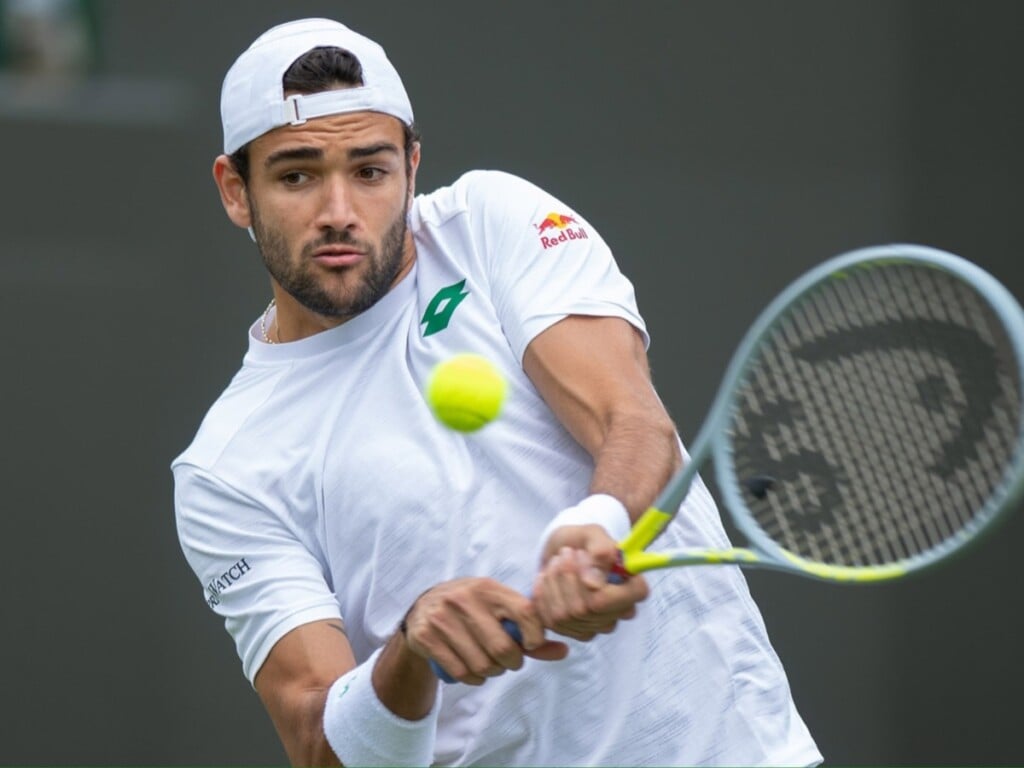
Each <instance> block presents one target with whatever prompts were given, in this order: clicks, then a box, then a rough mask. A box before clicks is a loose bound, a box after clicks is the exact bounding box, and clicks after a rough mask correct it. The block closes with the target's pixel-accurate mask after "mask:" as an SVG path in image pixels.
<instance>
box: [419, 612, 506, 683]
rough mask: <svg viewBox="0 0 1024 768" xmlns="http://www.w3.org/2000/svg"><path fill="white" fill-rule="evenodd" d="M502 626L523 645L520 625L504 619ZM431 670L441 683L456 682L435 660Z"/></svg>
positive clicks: (431, 663)
mask: <svg viewBox="0 0 1024 768" xmlns="http://www.w3.org/2000/svg"><path fill="white" fill-rule="evenodd" d="M501 626H502V627H504V629H505V631H506V632H508V635H509V637H511V638H512V639H513V640H515V641H516V642H517V643H518V644H519V645H522V644H523V633H522V632H520V631H519V625H518V624H516V623H515V622H514V621H512V619H502V620H501ZM430 668H431V669H432V670H434V674H435V675H437V677H438V678H439V679H440V680H441V682H444V683H454V682H455V678H454V677H452V676H451V675H449V674H448V673H447V672H445V671H444V668H443V667H442V666H441V665H440V664H438V663H437V662H436V661H434V660H433V659H431V660H430Z"/></svg>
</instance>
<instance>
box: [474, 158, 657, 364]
mask: <svg viewBox="0 0 1024 768" xmlns="http://www.w3.org/2000/svg"><path fill="white" fill-rule="evenodd" d="M468 177H469V178H468V179H467V181H468V188H467V193H466V194H467V204H468V207H469V210H470V212H471V216H472V219H473V225H472V226H473V228H474V231H475V234H476V236H477V238H479V240H478V242H481V243H482V255H483V260H484V263H485V268H486V269H487V272H488V274H489V279H490V285H491V295H492V300H493V302H494V306H495V309H496V310H497V313H498V316H499V318H500V320H501V323H502V327H503V329H504V331H505V334H506V336H507V337H508V338H509V341H510V342H511V344H512V348H513V350H515V352H516V354H517V355H518V357H519V359H520V360H522V357H523V354H524V353H525V351H526V347H527V345H528V344H529V343H530V341H531V340H532V339H533V338H534V337H535V336H537V334H539V333H540V332H541V331H543V330H545V329H546V328H547V327H549V326H551V325H553V324H554V323H556V322H558V321H559V320H561V319H563V318H564V317H566V316H568V315H574V314H575V315H593V316H610V317H621V318H623V319H625V320H626V321H627V322H629V323H630V324H632V325H633V326H635V327H636V328H637V329H638V330H639V331H640V332H641V334H642V335H643V337H644V344H645V345H647V344H648V343H649V338H648V336H647V330H646V327H645V325H644V321H643V319H642V318H641V316H640V312H639V310H638V309H637V303H636V295H635V291H634V288H633V285H632V283H631V282H630V281H629V280H628V279H627V278H626V277H625V276H624V275H623V274H622V272H621V271H620V270H619V267H618V265H617V264H616V262H615V259H614V257H613V255H612V252H611V249H610V248H609V247H608V245H607V244H606V243H605V241H604V240H603V239H602V238H601V236H600V234H598V232H597V230H596V229H595V228H594V227H593V226H592V225H591V224H590V223H589V222H588V221H586V219H584V218H583V217H582V216H581V215H580V214H579V213H577V212H576V211H574V210H573V209H572V208H570V207H569V206H567V205H565V204H564V203H562V202H561V201H560V200H558V199H557V198H556V197H554V196H552V195H550V194H548V193H547V192H545V191H544V190H542V189H540V188H539V187H537V186H535V185H534V184H531V183H530V182H528V181H525V180H523V179H520V178H518V177H516V176H513V175H510V174H507V173H501V172H496V171H483V172H475V173H473V174H469V175H468Z"/></svg>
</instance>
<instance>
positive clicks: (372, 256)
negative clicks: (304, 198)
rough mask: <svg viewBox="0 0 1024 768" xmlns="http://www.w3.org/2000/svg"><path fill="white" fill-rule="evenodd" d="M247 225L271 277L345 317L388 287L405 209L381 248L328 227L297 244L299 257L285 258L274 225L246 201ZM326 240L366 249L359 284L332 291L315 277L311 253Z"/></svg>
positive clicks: (310, 305)
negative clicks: (249, 217)
mask: <svg viewBox="0 0 1024 768" xmlns="http://www.w3.org/2000/svg"><path fill="white" fill-rule="evenodd" d="M249 210H250V211H251V212H252V228H253V231H254V232H255V234H256V245H257V247H258V248H259V250H260V255H261V256H262V257H263V264H264V265H265V266H266V268H267V271H268V272H269V273H270V275H271V277H273V278H274V280H276V281H277V283H278V284H279V285H280V286H281V288H283V289H284V290H285V291H286V292H287V293H288V294H290V295H291V296H292V297H293V298H294V299H295V300H296V301H298V302H299V303H300V304H301V305H302V306H304V307H305V308H306V309H308V310H310V311H311V312H315V313H317V314H318V315H323V316H325V317H334V318H348V317H353V316H355V315H358V314H359V313H360V312H365V311H366V310H368V309H369V308H370V307H372V306H373V305H374V304H376V303H377V302H378V301H380V300H381V299H382V298H383V297H384V295H385V294H386V293H387V292H388V291H389V290H391V286H392V284H393V283H394V282H395V277H396V276H397V275H398V272H399V271H400V270H401V267H402V252H403V248H404V245H405V233H406V230H407V227H406V220H405V217H406V213H407V211H405V210H403V211H402V213H401V215H399V216H398V217H397V218H396V219H395V220H394V221H393V222H392V223H391V225H390V226H389V227H388V229H387V231H386V232H385V233H384V237H383V238H381V241H380V247H379V248H378V247H375V246H373V245H371V244H370V243H367V242H363V241H361V240H358V239H356V238H355V237H354V236H353V235H352V234H351V233H350V232H349V231H348V230H341V231H339V230H333V229H332V230H329V231H328V232H326V233H325V234H324V235H323V237H321V238H319V239H318V240H316V241H315V242H312V243H309V244H307V245H305V246H304V247H303V248H302V252H301V253H300V254H299V258H298V259H297V260H295V261H293V260H292V259H291V258H290V257H289V253H288V243H287V242H286V241H285V238H284V236H283V235H282V234H281V233H280V232H278V231H277V230H274V229H270V228H268V227H265V226H264V225H263V222H262V220H261V219H260V216H259V211H258V210H257V208H256V206H255V205H254V204H253V201H252V199H251V198H250V200H249ZM326 245H348V246H352V247H355V248H358V249H359V250H360V251H362V252H364V253H365V254H366V258H365V260H364V261H363V262H362V264H363V265H365V266H364V272H363V275H362V278H361V280H360V282H359V284H358V285H357V286H356V287H355V288H354V289H352V290H347V291H345V292H344V293H341V294H339V293H338V292H337V291H335V292H331V291H329V290H328V289H327V287H326V285H325V283H324V282H323V281H322V280H319V279H318V278H317V275H316V272H315V267H314V265H313V261H312V254H313V253H314V252H315V251H316V250H317V249H318V248H322V247H324V246H326Z"/></svg>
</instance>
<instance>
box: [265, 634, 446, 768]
mask: <svg viewBox="0 0 1024 768" xmlns="http://www.w3.org/2000/svg"><path fill="white" fill-rule="evenodd" d="M355 666H356V660H355V657H354V656H353V655H352V648H351V646H349V643H348V638H347V637H346V636H345V633H344V630H343V628H342V625H341V622H339V621H316V622H312V623H310V624H304V625H302V626H300V627H297V628H296V629H293V630H292V631H291V632H289V633H288V634H286V635H285V636H284V637H283V638H281V640H280V641H278V642H277V644H276V645H275V646H274V648H273V650H272V651H271V652H270V655H269V656H268V657H267V660H266V662H265V663H264V664H263V666H262V667H261V668H260V671H259V672H258V673H257V675H256V680H255V687H256V692H257V693H258V694H259V696H260V699H261V700H262V701H263V705H264V706H265V707H266V708H267V712H268V713H269V714H270V718H271V720H273V722H274V727H275V728H276V729H277V733H278V736H279V737H280V738H281V742H282V743H283V744H284V748H285V752H286V753H287V754H288V759H289V760H290V761H291V763H292V765H341V763H340V762H338V758H337V757H336V756H335V754H334V752H333V751H331V748H330V746H329V745H328V744H327V740H326V738H325V737H324V732H323V713H324V703H325V701H326V699H327V692H328V690H329V689H330V687H331V685H332V684H333V683H334V681H335V680H337V679H338V678H339V677H341V676H342V675H343V674H345V673H346V672H348V671H349V670H350V669H352V668H353V667H355ZM373 683H374V688H375V689H376V691H377V695H378V697H379V698H380V700H381V702H382V703H383V704H384V705H385V706H386V707H387V708H388V709H390V710H391V711H392V712H394V713H395V714H396V715H398V716H399V717H403V718H405V719H406V720H418V719H420V718H422V717H425V716H426V715H427V713H428V712H429V711H430V708H431V706H432V705H433V703H434V696H435V693H436V689H437V678H436V677H435V676H434V674H433V672H431V671H430V668H429V666H428V665H427V662H426V661H425V660H424V659H423V658H422V657H420V656H417V655H416V654H414V653H412V652H411V651H409V650H408V648H407V647H406V646H405V644H404V643H403V642H402V638H401V635H396V636H395V637H392V638H391V640H389V641H388V644H387V646H386V647H385V649H384V652H383V653H382V654H381V656H380V659H379V661H378V663H377V666H376V667H374V671H373Z"/></svg>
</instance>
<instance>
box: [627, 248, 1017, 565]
mask: <svg viewBox="0 0 1024 768" xmlns="http://www.w3.org/2000/svg"><path fill="white" fill-rule="evenodd" d="M878 263H903V264H916V265H920V266H924V267H927V268H931V269H937V270H941V271H944V272H947V273H949V274H951V275H954V276H955V277H957V278H959V279H961V280H963V281H964V282H965V283H967V284H968V285H970V286H971V287H973V288H974V290H976V291H977V292H978V293H979V294H980V295H981V296H982V297H983V298H984V299H985V300H986V301H987V302H988V304H989V306H990V307H991V308H992V310H993V312H994V313H995V314H996V316H997V317H998V319H999V320H1000V322H1001V324H1002V327H1003V330H1004V331H1005V333H1006V335H1007V337H1008V339H1009V342H1010V345H1011V347H1012V348H1013V351H1014V353H1015V361H1016V363H1017V376H1018V382H1020V385H1019V386H1020V387H1021V391H1019V392H1018V395H1019V397H1020V398H1021V401H1022V402H1024V310H1022V309H1021V306H1020V304H1019V303H1018V302H1017V300H1016V299H1015V298H1014V296H1013V294H1011V293H1010V292H1009V291H1008V290H1007V289H1006V288H1005V287H1004V286H1003V285H1002V284H1001V283H1000V282H999V281H998V280H996V279H995V278H994V277H992V276H991V275H990V274H988V273H987V272H986V271H985V270H983V269H982V268H981V267H979V266H977V265H975V264H973V263H971V262H969V261H967V260H965V259H962V258H960V257H959V256H954V255H953V254H951V253H947V252H945V251H941V250H938V249H936V248H929V247H927V246H921V245H910V244H891V245H880V246H873V247H870V248H861V249H858V250H855V251H851V252H849V253H846V254H843V255H840V256H836V257H834V258H832V259H830V260H828V261H826V262H823V263H822V264H820V265H818V266H817V267H815V268H814V269H812V270H810V271H809V272H807V273H806V274H804V275H803V276H802V277H800V278H799V279H797V280H796V281H795V282H793V283H792V284H791V285H790V286H789V287H788V288H786V289H785V290H784V291H783V292H782V293H780V294H779V295H778V296H777V297H776V298H775V299H774V300H773V301H772V302H771V303H770V304H769V305H768V306H767V307H766V308H765V309H764V310H763V311H762V312H761V314H760V315H759V316H758V318H757V320H756V321H755V322H754V324H753V325H752V326H751V328H750V330H749V331H748V332H747V334H746V335H745V336H744V338H743V341H742V342H741V343H740V345H739V347H738V348H737V350H736V352H735V353H734V354H733V357H732V360H731V361H730V363H729V366H728V368H727V369H726V373H725V376H724V377H723V379H722V384H721V385H720V387H719V389H718V394H717V395H716V396H715V400H714V403H713V404H712V407H711V410H710V411H709V412H708V416H707V418H706V419H705V421H704V424H703V425H702V426H701V429H700V431H699V432H698V434H697V437H696V438H695V439H694V441H693V443H692V445H691V449H690V450H691V452H690V459H689V461H688V462H687V463H686V464H685V465H684V467H683V468H682V469H681V470H680V471H679V472H678V473H677V474H676V476H675V477H674V478H673V479H672V480H671V481H670V482H669V484H668V486H666V488H665V489H664V490H663V491H662V493H661V495H660V496H659V497H658V498H657V499H656V500H655V502H654V504H653V505H652V506H651V507H650V508H649V509H648V510H647V511H646V512H645V513H644V514H643V515H642V516H641V518H640V519H639V520H637V522H636V524H635V525H634V526H633V529H632V530H631V531H630V533H629V535H628V536H627V537H626V538H625V539H623V540H622V542H621V543H620V545H619V547H620V550H621V552H622V558H621V566H620V571H621V572H625V573H630V574H634V573H641V572H643V571H647V570H653V569H655V568H667V567H671V566H677V565H720V564H734V565H741V566H747V567H759V568H770V569H776V570H784V571H788V572H791V573H797V574H800V575H803V576H809V577H811V578H816V579H821V580H826V581H831V582H840V583H864V582H873V581H887V580H890V579H895V578H900V577H902V576H905V575H907V574H909V573H914V572H919V571H921V570H924V569H925V568H928V567H931V566H933V565H935V564H936V563H938V562H940V561H943V560H945V559H947V558H948V557H949V556H950V555H952V554H954V553H961V552H963V551H965V550H966V549H967V547H968V545H972V544H974V543H975V542H976V541H977V540H978V538H979V534H981V533H982V532H983V531H985V532H987V531H990V530H991V529H992V528H993V527H994V526H993V525H992V523H994V522H995V520H996V519H997V518H999V517H1002V516H1005V513H1006V512H1007V511H1008V510H1010V509H1012V508H1013V507H1014V505H1015V504H1016V503H1017V502H1019V501H1020V499H1021V497H1022V495H1024V408H1022V409H1021V414H1020V415H1019V423H1018V424H1017V447H1016V455H1015V456H1014V458H1013V460H1012V463H1011V464H1010V466H1009V468H1008V470H1007V472H1006V473H1005V474H1004V478H1005V479H1006V482H1005V485H1004V487H1003V488H1002V489H1001V492H1000V493H997V494H994V495H993V496H992V497H990V498H989V500H988V502H987V503H986V504H985V506H984V507H983V508H982V509H981V510H978V511H977V513H976V514H975V515H974V517H973V518H972V519H971V520H970V522H969V523H968V524H967V525H965V526H964V527H963V528H962V529H961V530H959V531H957V532H956V533H955V534H954V535H953V536H951V537H950V538H949V539H947V540H945V541H943V542H942V543H940V544H939V545H937V546H935V547H933V548H932V549H929V550H928V551H926V552H923V553H921V554H918V555H914V556H912V557H909V558H906V559H903V560H900V561H898V562H895V563H890V564H885V565H877V566H843V565H833V564H828V563H820V562H815V561H812V560H808V559H806V558H803V557H801V556H799V555H797V554H795V553H793V552H790V551H789V550H787V549H785V548H784V547H782V546H781V545H780V544H778V543H776V542H775V541H774V540H772V539H771V538H770V537H769V536H768V535H767V534H766V533H765V532H764V531H763V530H762V529H761V527H760V526H759V525H758V524H757V523H756V521H755V520H754V518H753V515H752V514H751V513H750V511H749V510H748V508H747V505H746V503H745V501H744V500H743V495H742V492H741V490H740V487H739V483H738V482H737V481H736V469H735V464H734V462H733V451H732V443H731V440H730V438H729V434H728V426H729V417H730V414H731V413H732V411H733V408H734V406H735V402H736V397H737V396H738V392H739V386H740V384H741V382H742V381H743V380H744V377H745V375H746V373H747V372H748V370H749V369H750V367H751V366H752V365H753V364H754V363H755V362H756V361H757V359H758V356H757V354H756V353H757V351H758V349H759V347H760V345H761V343H762V340H763V339H764V338H765V337H766V336H767V335H768V334H769V333H770V332H771V331H772V330H773V329H774V328H775V327H776V325H777V324H778V323H779V322H781V321H782V320H783V319H784V318H785V317H786V316H787V314H788V310H789V309H790V307H791V306H792V305H793V304H795V303H797V302H799V301H800V300H801V299H802V298H803V297H804V296H805V295H806V294H808V293H810V292H812V291H813V290H814V289H815V288H817V287H818V286H819V285H820V284H821V283H823V282H824V281H826V280H831V279H840V278H842V276H843V275H844V274H845V273H846V272H849V271H852V270H856V269H859V268H862V267H865V266H871V265H874V264H878ZM709 456H710V457H711V458H712V459H713V463H714V465H715V477H716V479H717V481H718V488H719V491H720V495H721V500H722V502H723V504H724V506H725V507H726V508H727V509H728V511H729V514H730V516H731V518H732V520H733V522H734V523H735V525H736V527H737V528H738V529H739V530H740V532H742V533H743V535H744V536H745V537H746V538H747V541H748V542H749V547H730V548H726V549H675V550H665V551H660V552H657V551H656V552H649V551H647V547H649V546H650V545H651V544H652V543H653V542H654V540H655V539H656V538H657V537H658V536H659V535H660V534H661V532H662V531H663V530H664V529H665V527H666V526H667V525H668V524H669V522H670V521H671V520H672V519H673V518H674V517H675V515H676V514H677V513H678V511H679V507H680V505H681V504H682V503H683V501H684V499H685V498H686V495H687V494H688V493H689V490H690V486H691V485H692V483H693V480H694V478H695V477H696V475H697V471H698V469H699V468H700V467H701V466H702V465H703V464H704V462H705V461H706V460H707V459H708V457H709Z"/></svg>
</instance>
